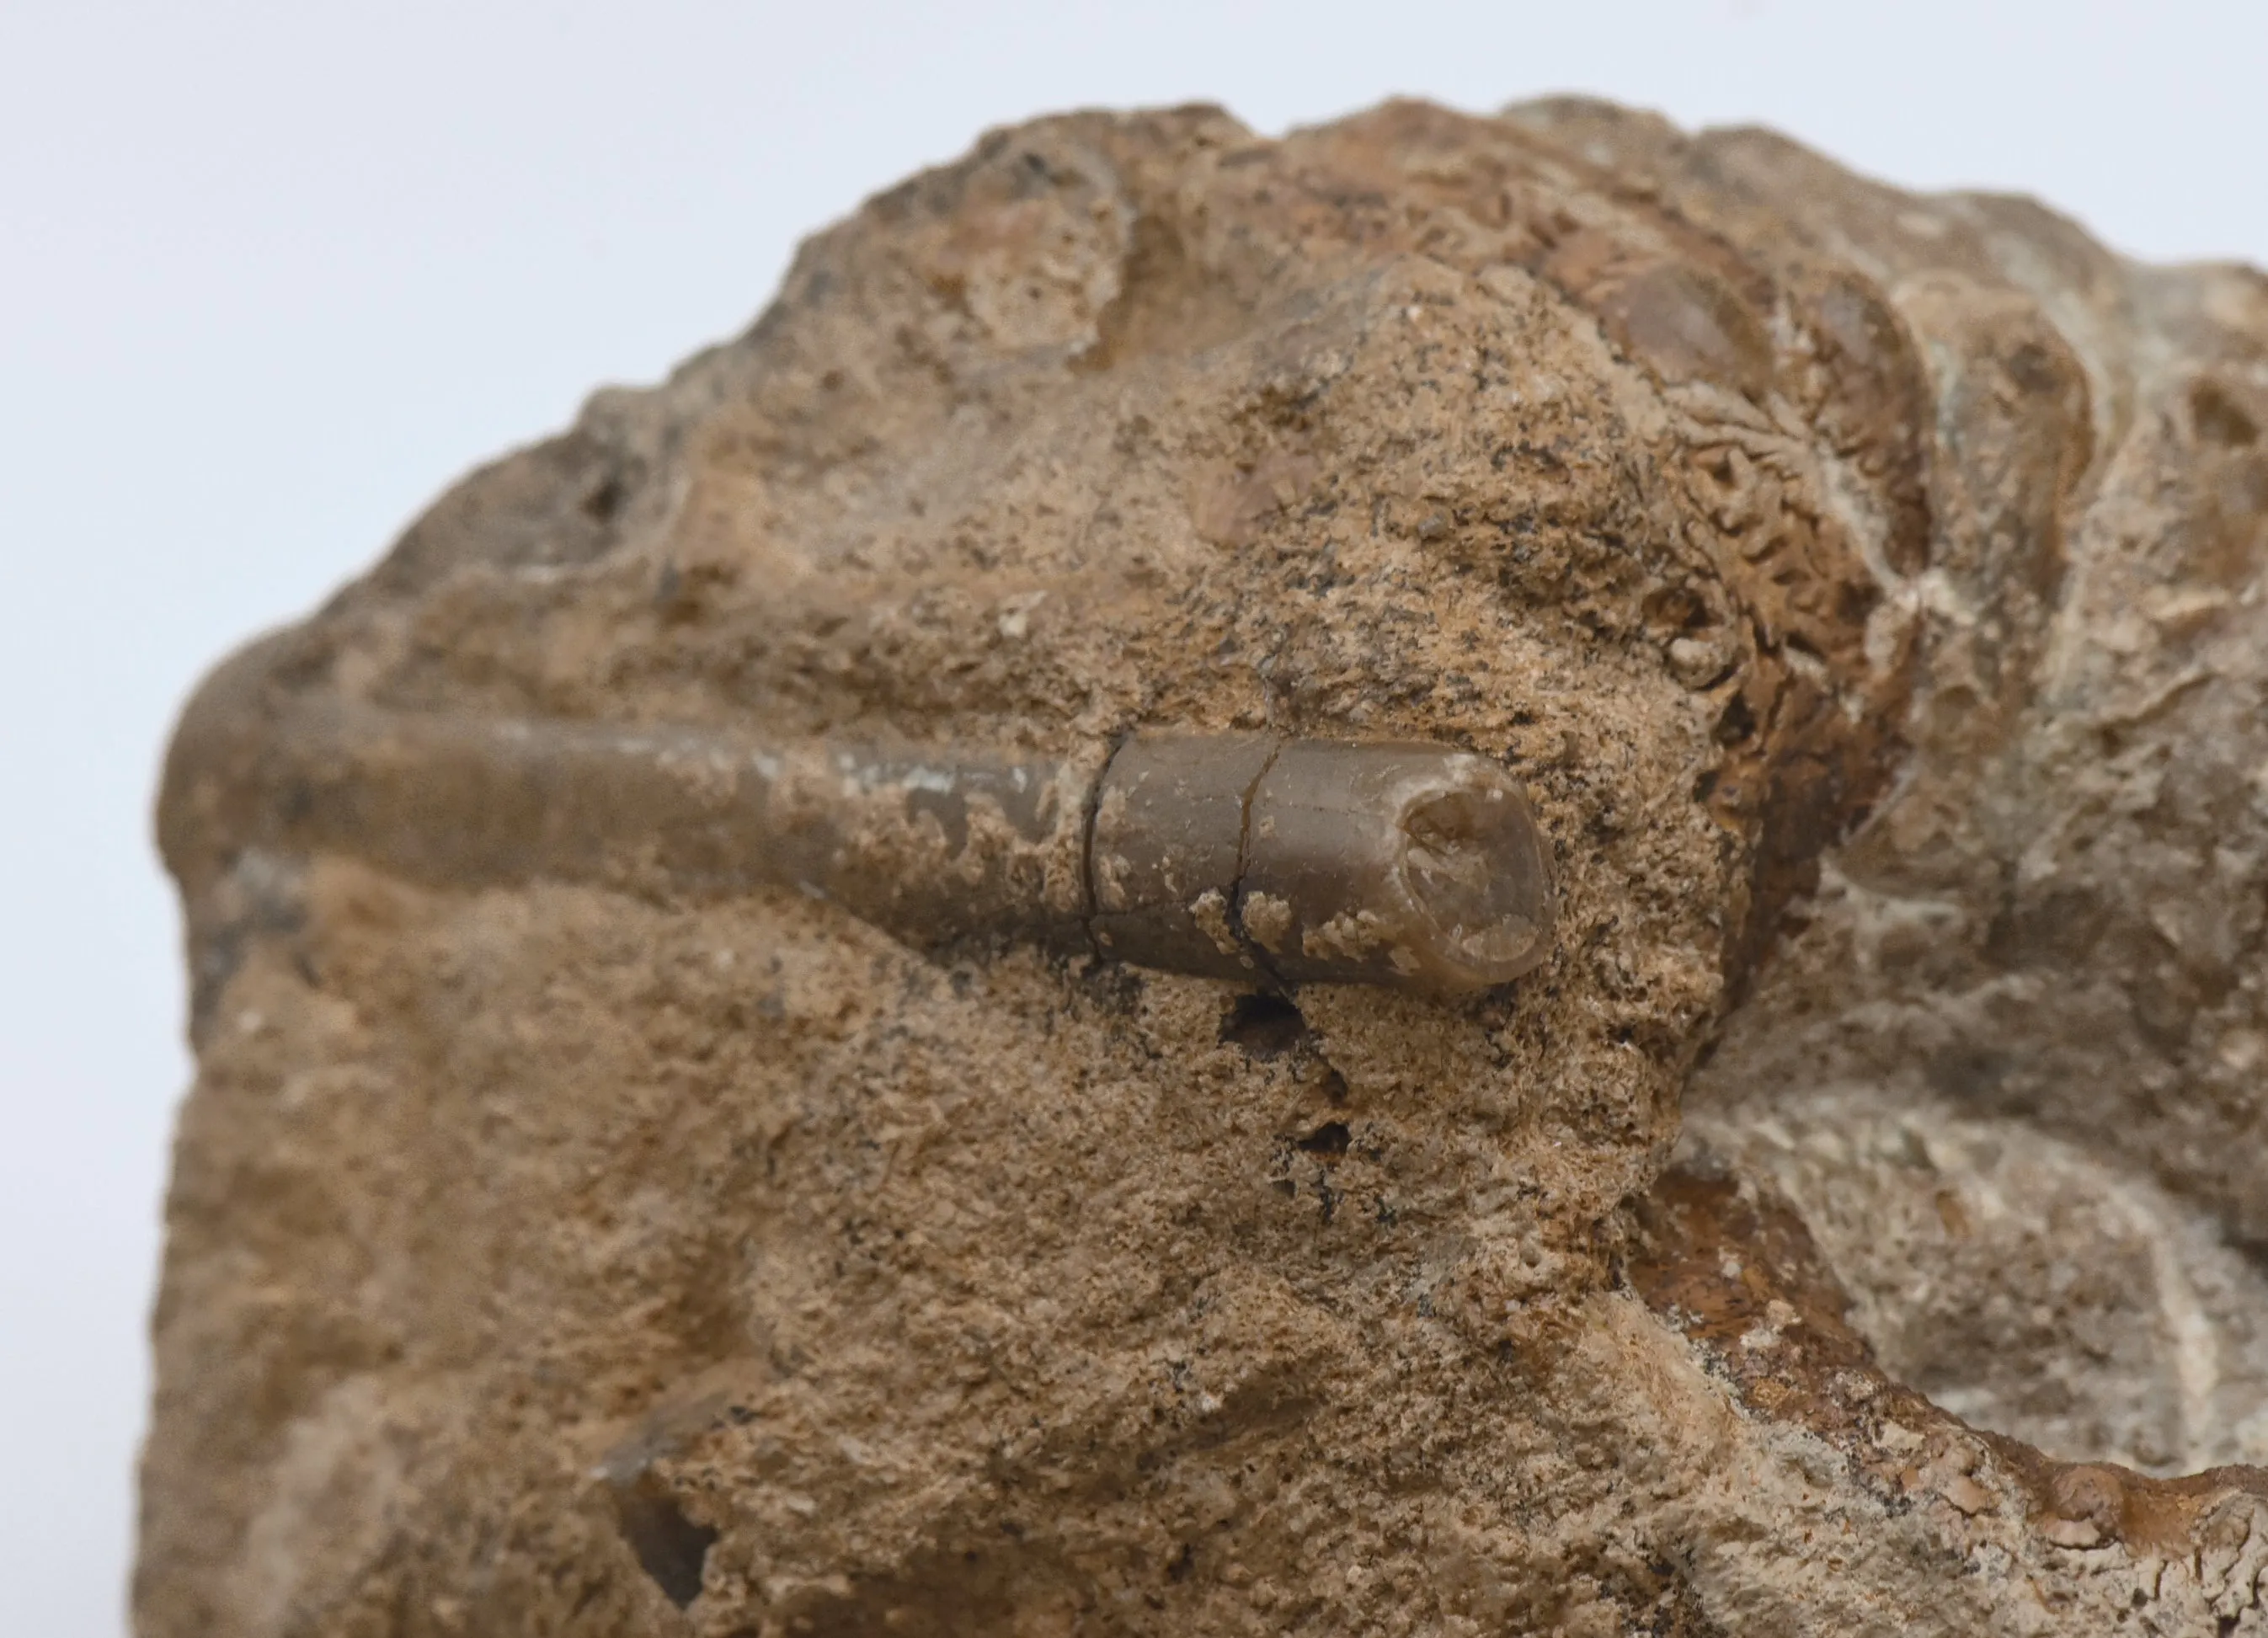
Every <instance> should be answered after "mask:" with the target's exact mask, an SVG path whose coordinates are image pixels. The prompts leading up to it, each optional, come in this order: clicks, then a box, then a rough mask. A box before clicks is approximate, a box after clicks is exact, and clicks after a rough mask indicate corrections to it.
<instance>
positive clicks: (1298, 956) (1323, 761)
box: [1237, 740, 1554, 993]
mask: <svg viewBox="0 0 2268 1638" xmlns="http://www.w3.org/2000/svg"><path fill="white" fill-rule="evenodd" d="M1237 910H1238V915H1239V919H1240V922H1241V926H1242V927H1243V930H1244V932H1245V933H1246V934H1247V936H1248V937H1249V938H1250V939H1251V940H1252V941H1254V942H1255V943H1256V944H1257V945H1258V946H1259V947H1260V948H1261V949H1262V951H1263V953H1264V956H1265V958H1266V961H1267V963H1268V966H1269V967H1270V970H1272V971H1274V972H1275V974H1276V975H1277V976H1278V978H1282V979H1284V980H1285V982H1287V983H1301V982H1308V983H1337V984H1345V983H1371V984H1385V985H1395V986H1396V987H1399V988H1405V989H1417V990H1426V991H1432V992H1450V993H1454V992H1467V991H1472V990H1480V989H1486V988H1488V987H1490V986H1491V985H1499V984H1503V983H1506V982H1508V981H1509V980H1511V979H1513V978H1518V977H1520V976H1521V974H1522V973H1524V972H1527V971H1528V970H1530V969H1532V968H1534V967H1535V966H1536V965H1537V964H1538V963H1540V962H1542V961H1543V958H1544V956H1546V955H1547V954H1548V953H1549V952H1550V944H1551V930H1552V922H1553V919H1554V906H1553V901H1552V893H1551V878H1550V867H1549V861H1548V859H1547V857H1546V853H1545V849H1544V843H1543V835H1542V833H1541V832H1540V831H1539V830H1537V828H1536V825H1535V816H1534V815H1533V814H1531V813H1530V812H1529V810H1528V801H1527V798H1526V797H1525V796H1524V795H1522V793H1521V789H1520V786H1519V785H1518V784H1517V783H1516V782H1515V781H1514V780H1513V778H1512V777H1511V776H1510V775H1509V774H1507V773H1506V772H1505V771H1504V770H1503V769H1502V768H1500V767H1499V766H1498V765H1497V764H1495V763H1493V762H1491V761H1489V760H1488V759H1487V758H1485V757H1482V756H1473V755H1471V754H1469V753H1467V752H1463V751H1453V750H1447V749H1443V748H1442V747H1440V746H1437V745H1413V744H1394V743H1388V744H1375V745H1335V744H1330V743H1327V742H1318V741H1304V740H1295V741H1292V742H1289V743H1287V744H1285V746H1284V747H1283V748H1282V749H1280V750H1279V751H1278V753H1277V756H1276V758H1275V760H1274V761H1273V762H1272V763H1270V764H1269V767H1268V771H1267V772H1266V773H1264V774H1263V776H1262V777H1261V778H1260V781H1259V783H1258V785H1257V786H1255V787H1254V789H1253V793H1252V801H1251V807H1250V811H1249V813H1248V817H1247V824H1246V843H1245V860H1244V874H1243V879H1242V882H1241V887H1240V891H1239V894H1238V900H1237Z"/></svg>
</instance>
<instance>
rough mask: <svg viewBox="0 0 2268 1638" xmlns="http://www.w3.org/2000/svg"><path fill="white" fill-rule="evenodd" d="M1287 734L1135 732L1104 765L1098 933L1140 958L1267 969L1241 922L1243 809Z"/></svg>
mask: <svg viewBox="0 0 2268 1638" xmlns="http://www.w3.org/2000/svg"><path fill="white" fill-rule="evenodd" d="M1282 743H1283V742H1282V741H1280V740H1278V739H1277V738H1275V737H1274V736H1273V735H1270V734H1204V735H1191V736H1188V737H1175V738H1171V739H1161V738H1141V739H1133V740H1129V741H1128V742H1126V743H1125V744H1124V745H1123V746H1122V747H1120V749H1119V751H1118V754H1117V755H1116V756H1113V757H1112V758H1111V759H1110V765H1109V767H1108V768H1107V769H1105V770H1104V771H1103V775H1102V786H1101V793H1100V795H1099V796H1098V798H1097V800H1096V801H1095V805H1094V832H1093V835H1092V837H1091V838H1090V839H1089V841H1088V844H1087V870H1088V873H1089V874H1090V876H1091V877H1092V879H1093V881H1094V942H1095V948H1098V949H1100V950H1101V952H1102V953H1103V954H1104V955H1105V956H1111V957H1114V958H1115V959H1116V960H1119V961H1127V962H1132V963H1134V964H1135V965H1136V966H1138V967H1161V968H1165V969H1167V970H1170V971H1174V972H1189V973H1197V974H1201V975H1204V976H1207V977H1211V978H1252V977H1254V976H1255V975H1256V974H1257V973H1259V972H1261V970H1262V969H1261V966H1260V963H1259V961H1258V959H1257V957H1256V955H1255V954H1254V952H1253V950H1252V948H1251V947H1250V945H1248V943H1247V942H1246V941H1244V939H1243V938H1242V937H1241V935H1240V934H1239V933H1238V932H1237V928H1236V922H1235V916H1236V884H1237V882H1238V879H1239V878H1240V877H1241V875H1242V874H1243V872H1244V815H1245V812H1246V810H1247V808H1248V807H1249V806H1250V804H1251V801H1252V787H1253V786H1256V785H1257V784H1259V783H1260V776H1261V774H1262V773H1263V772H1264V771H1266V769H1267V767H1268V764H1269V763H1270V761H1271V760H1272V759H1273V758H1274V756H1275V755H1276V750H1277V748H1278V746H1279V745H1281V744H1282Z"/></svg>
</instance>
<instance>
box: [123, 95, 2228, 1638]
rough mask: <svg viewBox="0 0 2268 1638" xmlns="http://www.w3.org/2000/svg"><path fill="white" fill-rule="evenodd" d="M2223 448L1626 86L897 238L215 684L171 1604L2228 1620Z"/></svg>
mask: <svg viewBox="0 0 2268 1638" xmlns="http://www.w3.org/2000/svg"><path fill="white" fill-rule="evenodd" d="M2264 428H2268V281H2264V280H2263V279H2262V277H2261V276H2260V275H2258V274H2257V273H2255V272H2253V271H2251V270H2250V269H2239V268H2228V267H2210V266H2206V267H2192V268H2178V269H2163V268H2147V267H2142V266H2139V265H2136V264H2134V263H2132V262H2127V261H2124V260H2123V259H2121V258H2119V257H2117V256H2116V255H2112V254H2110V252H2107V251H2105V250H2103V249H2102V248H2101V247H2099V246H2096V245H2095V244H2094V243H2093V242H2092V241H2091V240H2089V239H2088V237H2087V236H2086V235H2085V234H2084V233H2083V232H2080V230H2079V229H2078V228H2077V227H2075V226H2073V225H2072V224H2070V223H2068V222H2066V221H2065V220H2063V219H2062V218H2058V217H2056V216H2054V215H2053V214H2052V213H2051V212H2050V211H2048V210H2044V209H2043V208H2042V207H2039V206H2037V205H2034V204H2031V203H2028V202H2023V201H2017V200H2009V199H2004V198H1995V197H1991V196H1973V195H1951V196H1918V195H1912V194H1907V193H1904V192H1900V191H1898V190H1896V189H1895V188H1889V187H1887V186H1883V185H1881V184H1878V183H1874V182H1871V181H1867V180H1865V179H1861V178H1858V177H1854V176H1852V175H1850V174H1849V173H1845V172H1844V171H1842V170H1840V169H1838V168H1837V167H1836V166H1832V165H1831V164H1830V163H1829V162H1827V161H1825V160H1823V159H1819V158H1818V157H1817V156H1815V155H1812V154H1809V153H1808V152H1806V151H1803V150H1801V149H1800V148H1797V147H1795V146H1794V145H1793V144H1788V143H1786V142H1785V141H1783V140H1781V139H1779V138H1778V137H1771V136H1770V135H1768V134H1765V133H1761V132H1756V131H1742V130H1735V131H1718V132H1706V133H1702V134H1700V135H1697V136H1689V135H1686V134H1684V133H1681V132H1678V131H1676V130H1675V129H1672V128H1670V127H1669V126H1668V125H1667V124H1665V123H1663V122H1661V121H1659V120H1656V119H1653V118H1652V117H1651V116H1646V115H1642V114H1632V113H1630V112H1627V111H1624V110H1620V109H1616V108H1612V107H1606V106H1604V105H1600V104H1595V103H1588V102H1573V101H1561V102H1552V103H1545V104H1535V105H1528V106H1524V107H1517V108H1513V109H1511V110H1508V111H1506V113H1505V114H1502V115H1499V116H1496V117H1491V118H1477V117H1472V116H1468V115H1464V114H1454V113H1451V112H1448V111H1446V110H1442V109H1439V108H1434V107H1425V106H1423V105H1418V104H1409V103H1397V104H1392V105H1389V106H1388V107H1381V108H1379V109H1375V110H1373V111H1370V112H1368V113H1365V114H1358V115H1355V116H1352V117H1351V118H1348V119H1345V120H1342V121H1338V122H1334V123H1331V124H1329V125H1325V126H1322V127H1318V128H1315V129H1310V130H1303V131H1298V132H1294V133H1292V134H1291V135H1289V136H1286V137H1283V138H1282V139H1280V140H1271V139H1266V138H1263V137H1256V136H1255V135H1254V134H1253V133H1251V132H1250V131H1248V130H1246V129H1244V128H1243V127H1241V126H1240V125H1239V124H1238V123H1236V122H1234V121H1233V120H1232V119H1230V118H1229V117H1227V116H1226V115H1225V114H1220V113H1219V112H1217V111H1214V110H1210V109H1204V108H1186V109H1178V110H1171V111H1166V112H1158V113H1147V114H1123V115H1122V114H1079V115H1074V116H1068V117H1065V118H1061V119H1053V120H1045V121H1041V122H1035V123H1033V124H1030V125H1027V126H1023V127H1020V128H1018V129H1013V130H1004V131H1000V132H996V133H993V134H992V135H990V136H989V137H986V138H984V139H983V141H982V142H981V143H980V144H978V145H977V147H976V149H975V150H974V151H972V152H971V153H970V154H969V155H968V157H967V158H966V159H962V160H961V161H959V162H957V163H955V164H954V165H951V166H945V167H943V168H941V169H939V170H937V171H933V172H930V173H924V174H923V175H921V176H918V177H916V178H913V179H911V180H910V181H907V182H906V183H904V184H903V185H902V186H900V187H898V188H894V189H892V190H890V191H889V192H887V193H886V194H883V195H881V196H878V197H877V198H875V199H874V200H873V201H871V202H870V203H867V204H866V205H865V206H864V207H863V208H861V210H858V212H857V213H856V214H855V215H854V216H853V217H851V218H850V219H848V220H847V221H845V222H844V223H843V224H841V225H837V226H836V227H834V228H831V229H829V230H828V231H827V232H823V233H821V234H820V235H819V236H818V237H816V238H815V239H814V240H812V241H811V242H810V243H809V244H808V245H807V246H806V247H805V248H804V250H803V252H802V253H801V255H799V258H798V260H797V262H796V264H795V266H794V268H793V269H792V270H791V272H790V274H789V276H788V277H787V279H786V282H785V284H784V287H783V289H782V290H781V291H780V293H779V296H778V299H777V300H776V301H775V302H774V303H773V305H772V306H770V308H769V309H768V310H767V311H766V313H765V314H764V315H763V317H762V319H760V320H759V321H757V322H756V324H755V326H754V327H753V328H751V329H750V330H749V331H748V332H747V334H746V335H744V336H740V337H739V338H737V339H734V340H733V341H731V342H728V343H725V344H723V345H721V346H719V347H718V348H715V349H713V350H709V351H707V352H704V353H703V354H701V355H700V356H698V357H697V358H694V359H692V360H690V361H689V362H688V363H687V364H686V365H684V366H683V367H682V368H681V369H680V370H679V371H678V372H677V373H675V374H674V375H673V376H672V377H671V379H670V380H668V381H666V382H665V383H663V384H661V385H659V386H658V387H653V388H652V389H651V390H646V391H637V392H632V391H624V390H608V391H606V392H602V393H600V394H599V395H597V396H595V397H594V398H593V400H592V401H591V402H590V404H589V406H588V407H587V408H586V409H585V411H584V413H583V414H582V416H581V417H579V418H578V422H577V424H576V425H575V426H574V427H573V428H572V429H571V431H570V432H567V433H565V434H563V436H561V437H560V438H558V439H554V440H552V441H551V442H549V443H547V444H545V445H542V446H539V447H537V448H535V449H533V450H528V451H524V452H521V453H520V454H515V455H512V456H508V457H506V458H505V459H504V460H502V461H498V462H497V463H496V464H495V465H492V466H490V467H488V468H486V469H482V470H481V471H479V472H476V473H475V474H473V475H472V476H469V477H468V478H467V479H466V480H465V481H464V482H463V483H461V484H460V485H459V486H458V487H457V488H455V489H454V490H453V491H451V492H450V493H449V494H448V495H446V496H445V497H443V498H442V499H441V500H440V501H439V502H438V504H437V505H435V507H434V508H433V510H432V511H431V513H428V514H427V516H426V517H424V518H423V519H422V520H419V521H418V522H417V523H416V525H414V526H413V527H412V528H410V529H409V532H408V533H407V534H406V535H404V537H403V539H402V540H401V542H400V544H399V545H398V546H397V547H396V548H395V550H394V551H393V552H392V553H391V554H390V555H389V556H388V557H387V558H386V559H385V560H384V561H383V562H382V563H381V564H379V565H378V566H377V567H376V568H375V569H374V570H373V571H372V573H371V574H370V575H369V576H368V577H366V578H365V579H363V580H361V581H360V582H358V583H357V584H356V585H354V586H352V587H349V588H347V590H345V591H344V592H342V594H340V595H339V596H338V597H337V598H335V600H333V601H332V602H331V603H330V604H328V606H326V607H325V608H324V609H322V610H320V612H318V613H317V614H315V615H313V616H310V617H309V618H308V619H307V620H306V622H304V623H301V624H299V625H298V626H295V627H293V628H292V629H291V630H290V631H287V632H285V633H283V634H282V635H280V636H278V637H276V638H269V639H267V640H266V641H264V642H263V643H261V644H260V645H258V646H255V647H254V649H252V650H250V651H248V652H247V654H246V655H244V656H241V657H239V660H236V661H232V662H231V663H230V664H229V665H227V666H225V667H224V668H222V669H221V670H220V671H219V672H217V674H216V675H215V676H214V677H213V679H212V680H211V681H210V682H209V683H207V684H206V686H205V688H204V689H203V690H201V692H200V694H199V696H198V697H197V699H196V700H195V701H194V702H193V703H192V704H191V705H190V706H189V708H188V711H187V712H186V713H185V715H184V718H183V720H182V725H181V728H180V734H179V736H178V739H177V742H176V744H175V747H174V750H173V755H172V756H171V758H170V760H169V765H168V770H167V775H166V782H165V786H164V790H163V795H162V800H161V806H160V814H159V831H160V837H161V840H162V842H163V845H164V848H165V852H166V860H167V864H168V866H169V867H170V868H171V869H172V870H173V873H174V874H175V876H176V878H177V880H178V881H179V882H180V886H181V890H182V898H183V904H184V907H185V912H186V919H187V924H188V954H189V958H190V961H191V963H192V969H193V972H194V975H195V1015H194V1019H193V1024H192V1027H193V1031H194V1035H195V1040H196V1043H197V1045H198V1054H199V1061H198V1079H197V1083H196V1086H195V1090H194V1091H193V1093H192V1094H191V1096H190V1097H189V1099H188V1103H187V1104H186V1105H185V1107H184V1109H183V1111H182V1115H181V1119H180V1133H179V1140H178V1145H177V1149H176V1156H175V1166H174V1175H173V1184H172V1190H171V1193H170V1196H169V1199H168V1205H167V1250H166V1266H165V1273H164V1283H163V1288H162V1294H161V1297H160V1300H159V1303H158V1312H157V1315H156V1317H155V1321H154V1335H155V1343H156V1350H157V1365H158V1390H157V1403H156V1409H155V1415H154V1420H153V1423H152V1427H151V1436H150V1440H149V1443H148V1446H147V1450H146V1452H145V1456H144V1468H143V1519H142V1537H141V1561H140V1566H139V1569H138V1572H137V1579H136V1594H135V1597H136V1622H137V1625H138V1627H139V1629H140V1631H142V1632H143V1633H144V1634H146V1635H147V1638H188V1635H190V1634H224V1633H225V1634H231V1635H232V1638H234V1635H236V1634H244V1635H246V1638H283V1635H284V1634H294V1635H297V1634H350V1635H367V1638H379V1635H380V1634H387V1635H391V1634H415V1635H416V1638H429V1635H431V1638H439V1635H441V1634H484V1633H513V1634H519V1633H555V1634H578V1633H581V1634H707V1635H708V1638H750V1635H752V1634H766V1635H770V1634H781V1635H783V1638H784V1635H785V1634H796V1633H812V1634H827V1633H844V1634H847V1633H865V1632H908V1633H934V1634H975V1633H996V1632H1039V1631H1047V1632H1062V1633H1071V1632H1079V1633H1086V1632H1095V1633H1160V1634H1163V1633H1175V1634H1182V1633H1224V1634H1225V1633H1252V1634H1257V1633H1273V1632H1284V1631H1302V1632H1313V1633H1350V1634H1351V1633H1358V1632H1361V1633H1370V1632H1385V1633H1420V1632H1423V1633H1454V1634H1466V1633H1469V1634H1483V1633H1499V1632H1537V1633H1546V1632H1549V1633H1562V1634H1595V1635H1604V1634H1618V1633H1655V1634H1669V1633H1677V1634H1690V1635H1693V1638H1699V1635H1701V1634H1735V1633H1737V1634H1744V1635H1745V1634H1781V1633H1785V1634H1872V1633H1881V1634H1889V1633H1897V1634H1908V1633H1914V1634H1947V1635H1948V1638H1950V1635H1952V1634H1972V1633H1977V1632H2004V1631H2005V1632H2016V1633H2033V1634H2049V1633H2073V1634H2078V1633H2086V1634H2095V1633H2102V1632H2112V1631H2117V1632H2132V1633H2136V1634H2209V1635H2210V1638H2230V1635H2232V1634H2259V1633H2264V1632H2268V1604H2264V1600H2268V1587H2264V1574H2268V1479H2264V1477H2263V1464H2264V1462H2268V1259H2264V1256H2263V1253H2262V1251H2261V1248H2262V1247H2263V1246H2264V1245H2268V1205H2264V1202H2268V1089H2264V1081H2263V1076H2264V1074H2268V966H2264V963H2263V961H2262V953H2263V950H2264V948H2268V772H2264V771H2268V713H2264V712H2262V710H2261V702H2262V700H2263V698H2264V697H2268V601H2264V592H2263V571H2264V565H2268V432H2264ZM947 752H949V754H947ZM751 837H757V838H760V839H761V840H762V845H761V846H755V847H752V846H751V845H750V840H751ZM1098 954H1104V955H1107V956H1110V957H1112V958H1113V959H1108V960H1098V959H1097V956H1098ZM1513 974H1517V975H1518V981H1517V982H1515V983H1511V984H1506V983H1503V982H1500V980H1501V979H1503V978H1506V977H1509V976H1512V975H1513ZM1316 978H1359V979H1361V980H1362V982H1357V983H1350V984H1329V983H1314V982H1313V980H1314V979H1316ZM1681 1146H1682V1147H1681Z"/></svg>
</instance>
